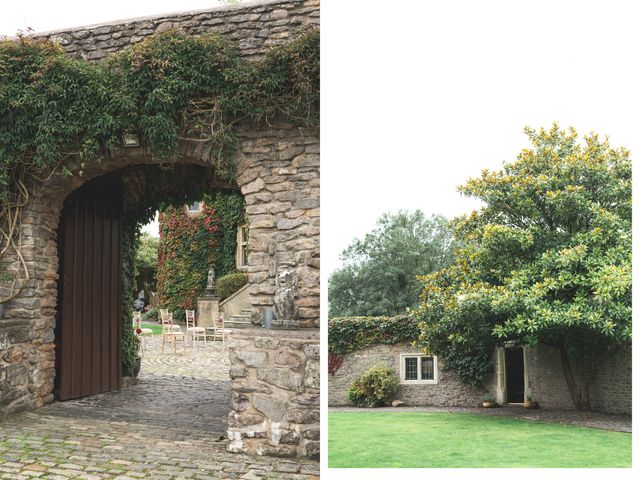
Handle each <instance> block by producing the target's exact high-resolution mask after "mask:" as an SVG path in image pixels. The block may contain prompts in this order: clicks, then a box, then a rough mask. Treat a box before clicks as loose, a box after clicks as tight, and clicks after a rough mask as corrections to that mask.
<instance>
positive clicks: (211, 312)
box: [196, 295, 220, 327]
mask: <svg viewBox="0 0 640 480" xmlns="http://www.w3.org/2000/svg"><path fill="white" fill-rule="evenodd" d="M219 314H220V297H216V296H215V295H203V296H202V297H198V314H197V319H196V325H197V326H198V327H213V319H214V318H217V317H218V315H219Z"/></svg>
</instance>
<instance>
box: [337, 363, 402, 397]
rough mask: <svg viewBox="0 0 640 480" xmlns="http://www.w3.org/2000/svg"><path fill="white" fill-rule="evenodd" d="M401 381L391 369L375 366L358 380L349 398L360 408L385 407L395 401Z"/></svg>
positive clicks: (350, 388)
mask: <svg viewBox="0 0 640 480" xmlns="http://www.w3.org/2000/svg"><path fill="white" fill-rule="evenodd" d="M399 385H400V379H399V378H398V376H397V375H396V374H395V373H394V371H393V370H391V369H390V368H389V367H383V366H380V365H378V366H375V367H373V368H370V369H369V370H367V371H366V372H364V373H363V374H362V375H360V376H359V377H358V378H356V379H355V380H354V381H353V383H352V384H351V387H349V390H348V391H347V396H348V397H349V400H350V401H351V403H353V404H354V405H356V406H358V407H383V406H384V405H387V404H389V403H390V402H391V400H393V397H394V396H395V394H396V392H397V391H398V386H399Z"/></svg>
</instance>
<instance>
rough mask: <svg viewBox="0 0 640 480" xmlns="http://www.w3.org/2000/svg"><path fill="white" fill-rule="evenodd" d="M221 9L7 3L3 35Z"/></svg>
mask: <svg viewBox="0 0 640 480" xmlns="http://www.w3.org/2000/svg"><path fill="white" fill-rule="evenodd" d="M7 4H8V5H7ZM219 5H222V2H221V1H220V0H179V1H177V0H153V1H150V0H143V1H135V0H134V1H132V0H107V1H86V0H84V1H78V0H56V1H53V0H50V1H43V0H21V1H17V2H13V1H9V0H4V1H3V2H2V5H1V6H0V35H9V36H13V35H15V34H16V32H17V30H18V29H21V30H26V28H27V27H31V28H33V29H34V30H36V31H38V32H42V31H48V30H58V29H61V28H67V27H79V26H83V25H92V24H94V23H106V22H111V21H113V20H122V19H127V18H134V17H148V16H150V15H157V14H162V13H172V12H182V11H186V10H201V9H205V8H211V7H216V6H219Z"/></svg>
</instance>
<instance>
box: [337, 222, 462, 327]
mask: <svg viewBox="0 0 640 480" xmlns="http://www.w3.org/2000/svg"><path fill="white" fill-rule="evenodd" d="M452 241H453V236H452V234H451V232H450V230H449V227H448V222H447V219H446V218H444V217H442V216H439V215H434V216H432V217H430V218H427V217H425V215H424V213H423V212H421V211H420V210H416V211H414V212H408V211H400V212H398V213H396V214H388V213H386V214H384V215H382V217H380V218H379V219H378V221H377V224H376V228H375V229H374V230H373V231H371V232H369V233H367V234H366V235H365V237H364V239H362V240H359V239H358V240H355V241H354V242H353V243H352V244H351V245H350V246H349V247H347V248H346V249H345V250H344V251H343V252H342V256H341V259H342V262H343V266H342V268H340V269H339V270H337V271H335V272H333V273H332V274H331V276H330V277H329V316H330V317H338V316H379V315H395V314H398V313H402V312H406V309H407V308H412V307H414V306H416V305H417V303H418V301H419V293H420V283H419V282H418V280H417V278H416V276H417V275H419V274H425V273H429V272H433V271H435V270H438V269H440V268H443V267H445V266H447V265H448V264H449V263H451V261H452V260H453V246H452Z"/></svg>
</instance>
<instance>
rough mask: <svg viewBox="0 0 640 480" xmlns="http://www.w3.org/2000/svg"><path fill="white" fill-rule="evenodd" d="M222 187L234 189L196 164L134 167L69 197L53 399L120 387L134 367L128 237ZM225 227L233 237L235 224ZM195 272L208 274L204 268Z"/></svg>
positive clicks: (61, 242)
mask: <svg viewBox="0 0 640 480" xmlns="http://www.w3.org/2000/svg"><path fill="white" fill-rule="evenodd" d="M221 186H223V187H225V188H230V187H232V185H227V184H223V183H221V182H219V181H218V179H217V178H216V177H215V174H213V173H212V170H211V169H207V168H205V167H202V166H198V165H193V164H179V165H170V166H164V167H160V166H158V165H137V166H136V165H133V166H127V167H124V168H121V169H119V170H117V171H114V172H111V173H109V174H106V175H102V176H98V177H96V178H93V179H91V180H89V181H88V182H86V183H85V184H83V185H82V186H81V187H79V188H77V189H76V190H74V191H73V192H71V194H69V195H68V196H67V198H66V199H65V200H64V206H63V209H62V213H61V217H60V224H59V228H58V235H57V242H58V256H59V275H60V276H59V278H60V281H59V288H58V304H57V309H56V328H55V335H56V381H55V397H56V398H57V399H59V400H69V399H73V398H79V397H84V396H87V395H93V394H96V393H102V392H107V391H111V390H114V389H118V388H120V386H121V377H122V375H123V374H127V372H126V370H127V361H129V364H130V363H131V361H132V360H130V359H129V360H128V359H127V356H128V355H129V356H131V352H130V351H129V350H128V349H127V348H126V345H125V348H123V343H127V342H130V340H127V335H126V334H127V333H130V332H128V331H127V329H130V327H131V318H130V311H131V309H132V308H133V304H132V301H133V295H132V293H133V292H132V281H133V278H129V277H132V276H133V271H134V269H133V268H132V262H133V255H132V248H133V244H134V239H133V237H134V236H135V235H137V232H138V231H139V229H140V227H141V225H142V223H144V221H145V220H146V219H147V217H148V214H149V212H152V211H154V210H155V209H156V208H158V207H159V206H160V205H165V206H166V205H169V204H174V203H176V202H177V203H178V204H180V205H182V204H184V203H187V202H190V201H193V199H196V198H197V199H199V198H200V197H201V196H202V195H203V194H204V193H205V192H210V191H211V190H212V189H213V190H217V189H219V188H220V187H221ZM228 227H229V228H230V229H231V230H232V233H235V230H236V227H237V225H231V226H228ZM229 256H230V257H232V258H233V257H234V256H235V253H234V252H230V253H229ZM195 268H201V269H202V270H203V271H206V270H207V269H208V265H196V266H195ZM175 275H176V276H179V275H180V273H178V272H176V274H175ZM123 334H124V335H123Z"/></svg>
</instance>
